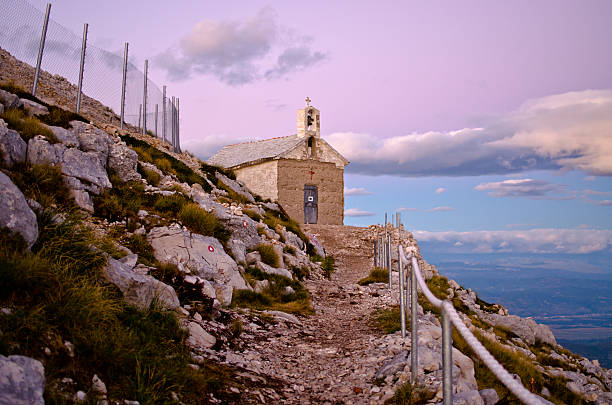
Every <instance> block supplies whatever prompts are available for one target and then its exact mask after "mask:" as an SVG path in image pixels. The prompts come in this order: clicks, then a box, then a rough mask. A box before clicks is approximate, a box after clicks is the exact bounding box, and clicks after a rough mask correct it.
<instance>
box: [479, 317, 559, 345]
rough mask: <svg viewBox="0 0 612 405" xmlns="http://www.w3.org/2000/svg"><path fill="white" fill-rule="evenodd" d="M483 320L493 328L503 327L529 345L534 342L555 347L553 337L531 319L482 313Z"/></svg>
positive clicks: (549, 331) (544, 327)
mask: <svg viewBox="0 0 612 405" xmlns="http://www.w3.org/2000/svg"><path fill="white" fill-rule="evenodd" d="M483 317H484V320H485V321H487V322H489V323H490V324H492V325H494V326H498V325H501V326H504V327H506V328H508V329H510V330H511V331H512V332H514V333H515V334H516V335H517V336H518V337H520V338H521V339H523V340H524V341H525V342H527V343H528V344H530V345H533V344H535V342H536V340H540V341H542V342H544V343H548V344H549V345H551V346H556V345H557V341H556V340H555V335H553V333H552V332H551V330H550V328H549V327H548V326H546V325H541V324H538V323H536V322H535V321H534V320H533V319H524V318H520V317H518V316H516V315H507V316H503V315H499V314H488V313H483Z"/></svg>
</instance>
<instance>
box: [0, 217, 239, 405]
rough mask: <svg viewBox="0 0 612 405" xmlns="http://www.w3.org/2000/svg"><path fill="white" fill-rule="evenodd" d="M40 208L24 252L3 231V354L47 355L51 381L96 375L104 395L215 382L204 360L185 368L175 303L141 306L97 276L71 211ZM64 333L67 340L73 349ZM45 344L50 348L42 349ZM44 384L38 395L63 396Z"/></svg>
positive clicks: (167, 397)
mask: <svg viewBox="0 0 612 405" xmlns="http://www.w3.org/2000/svg"><path fill="white" fill-rule="evenodd" d="M52 217H53V215H52V213H46V214H44V215H42V216H41V217H39V224H40V227H41V233H40V238H39V240H38V241H37V242H36V244H35V245H34V247H33V248H32V251H31V252H27V251H26V250H25V249H24V248H25V244H24V242H23V240H22V239H21V238H20V237H19V236H17V235H14V234H11V233H10V232H9V231H7V230H0V284H1V285H2V286H3V288H2V289H0V305H1V306H2V307H5V308H10V309H11V311H10V312H9V313H3V314H0V329H1V330H2V334H1V335H0V353H2V354H3V355H11V354H22V355H26V356H31V357H34V358H37V359H40V360H42V361H43V363H44V367H45V375H46V378H47V380H48V381H49V382H51V381H53V380H54V379H58V378H64V377H70V378H72V379H73V380H74V381H75V382H76V383H77V386H78V387H82V388H85V389H87V388H86V387H89V386H90V385H91V378H92V376H93V374H94V373H95V374H98V375H99V376H100V378H102V380H103V381H104V382H105V383H106V385H107V387H108V390H109V396H110V397H111V398H129V399H135V400H138V401H140V402H141V403H169V402H172V398H171V392H172V391H174V392H177V393H178V394H179V396H180V399H181V401H184V402H186V403H197V402H198V401H200V400H201V398H203V397H204V396H206V395H208V393H210V392H215V391H218V390H219V388H221V385H222V384H223V381H224V380H225V379H228V378H229V377H228V375H227V372H226V371H224V370H223V369H217V368H216V367H213V366H211V365H205V366H204V367H202V368H201V369H200V370H198V371H196V370H193V369H191V368H190V367H189V362H190V357H189V349H188V348H187V347H186V346H185V345H184V340H185V338H186V332H185V331H184V330H182V329H181V328H180V327H179V324H178V321H177V319H176V316H175V315H174V313H173V312H167V311H164V310H162V309H161V308H159V307H156V306H152V307H151V308H149V309H146V310H139V309H136V308H134V307H131V306H128V305H126V304H125V303H124V301H123V299H122V297H121V294H120V293H119V291H118V290H117V289H116V288H115V287H113V286H110V285H106V284H104V283H103V282H101V281H100V280H101V279H102V277H101V268H102V267H103V266H104V265H105V263H106V259H105V258H104V256H103V255H102V254H101V253H100V252H99V251H98V250H94V249H91V248H90V247H91V246H92V244H95V243H96V240H95V238H94V237H93V236H92V234H91V232H90V231H89V230H88V229H86V228H84V227H83V226H82V225H81V224H80V222H79V219H78V217H76V216H74V215H68V217H67V218H66V220H65V221H64V222H61V223H59V224H58V223H56V222H54V221H53V220H52V219H51V218H52ZM64 341H70V342H72V343H73V344H74V356H73V357H71V356H70V355H69V353H68V351H67V349H66V347H65V346H64V344H63V342H64ZM45 351H47V353H50V354H45ZM50 387H52V384H47V390H46V392H45V400H46V401H47V402H48V403H63V400H62V399H61V396H59V395H60V393H58V392H53V391H52V390H51V388H50Z"/></svg>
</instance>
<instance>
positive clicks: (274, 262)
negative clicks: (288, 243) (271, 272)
mask: <svg viewBox="0 0 612 405" xmlns="http://www.w3.org/2000/svg"><path fill="white" fill-rule="evenodd" d="M253 250H254V251H257V252H259V254H260V255H261V261H262V262H264V263H265V264H267V265H268V266H272V267H278V265H279V258H278V254H276V251H275V250H274V247H273V246H272V245H267V244H264V243H260V244H259V245H257V246H255V248H254V249H253Z"/></svg>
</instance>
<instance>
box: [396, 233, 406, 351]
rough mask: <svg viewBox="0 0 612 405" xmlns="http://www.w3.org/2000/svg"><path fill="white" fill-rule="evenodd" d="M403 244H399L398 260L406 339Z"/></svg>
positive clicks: (400, 296)
mask: <svg viewBox="0 0 612 405" xmlns="http://www.w3.org/2000/svg"><path fill="white" fill-rule="evenodd" d="M401 250H402V245H401V244H398V245H397V261H398V267H399V291H400V295H399V299H400V324H401V327H402V339H406V307H405V304H406V303H405V301H404V295H405V294H406V291H404V263H402V252H401Z"/></svg>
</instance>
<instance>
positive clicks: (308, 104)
mask: <svg viewBox="0 0 612 405" xmlns="http://www.w3.org/2000/svg"><path fill="white" fill-rule="evenodd" d="M311 101H312V100H311V99H310V97H308V96H307V97H306V107H310V102H311Z"/></svg>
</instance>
